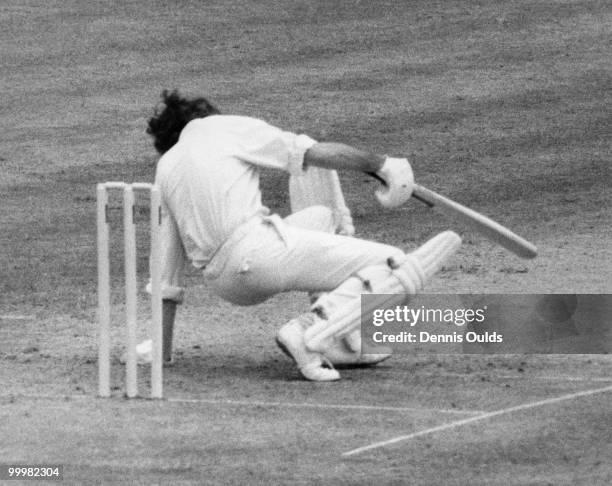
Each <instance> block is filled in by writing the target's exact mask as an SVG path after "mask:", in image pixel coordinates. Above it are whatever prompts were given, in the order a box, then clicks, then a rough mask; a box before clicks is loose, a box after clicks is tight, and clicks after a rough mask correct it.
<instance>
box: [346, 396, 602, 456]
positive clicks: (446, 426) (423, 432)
mask: <svg viewBox="0 0 612 486" xmlns="http://www.w3.org/2000/svg"><path fill="white" fill-rule="evenodd" d="M606 392H612V386H607V387H605V388H597V389H594V390H586V391H582V392H577V393H569V394H567V395H561V396H560V397H556V398H547V399H546V400H539V401H537V402H530V403H524V404H522V405H516V406H514V407H508V408H503V409H501V410H495V411H494V412H485V413H483V414H481V415H477V416H476V417H469V418H466V419H463V420H457V421H455V422H450V423H447V424H443V425H438V426H437V427H431V428H429V429H425V430H421V431H419V432H414V433H412V434H407V435H400V436H398V437H394V438H392V439H388V440H384V441H381V442H375V443H373V444H369V445H366V446H363V447H358V448H357V449H353V450H350V451H348V452H344V453H342V455H343V456H344V457H348V456H354V455H356V454H360V453H362V452H365V451H370V450H372V449H379V448H381V447H386V446H388V445H391V444H397V443H398V442H402V441H406V440H410V439H414V438H415V437H421V436H424V435H429V434H433V433H435V432H441V431H443V430H449V429H454V428H457V427H461V426H462V425H467V424H471V423H473V422H479V421H481V420H486V419H489V418H492V417H497V416H498V415H505V414H508V413H512V412H518V411H520V410H528V409H530V408H536V407H542V406H544V405H550V404H552V403H558V402H563V401H566V400H573V399H574V398H579V397H586V396H590V395H596V394H598V393H606Z"/></svg>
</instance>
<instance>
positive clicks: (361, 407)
mask: <svg viewBox="0 0 612 486" xmlns="http://www.w3.org/2000/svg"><path fill="white" fill-rule="evenodd" d="M88 398H90V399H92V400H94V399H95V400H97V399H98V398H97V397H94V396H93V395H26V394H15V395H0V401H8V400H11V401H13V400H14V401H16V400H19V399H28V400H64V401H70V400H83V399H88ZM113 398H116V399H121V400H125V397H123V396H117V397H113ZM113 398H110V399H109V398H104V399H100V400H112V399H113ZM143 399H144V400H146V401H149V402H151V403H164V402H168V403H202V404H208V405H236V406H247V407H280V408H283V407H284V408H316V409H323V410H325V409H330V410H378V411H383V412H400V413H401V412H421V413H422V412H428V413H433V414H436V413H446V414H455V415H479V414H482V413H486V412H484V411H482V410H455V409H444V408H419V407H388V406H385V405H343V404H334V403H307V402H303V403H295V402H264V401H256V400H213V399H207V398H165V399H162V400H149V399H148V398H147V397H141V398H140V400H141V401H142V400H143ZM137 402H138V399H137V400H134V401H133V403H137Z"/></svg>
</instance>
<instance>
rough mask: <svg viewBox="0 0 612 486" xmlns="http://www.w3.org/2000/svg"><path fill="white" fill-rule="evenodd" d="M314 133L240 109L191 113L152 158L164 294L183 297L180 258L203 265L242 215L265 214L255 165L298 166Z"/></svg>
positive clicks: (292, 168)
mask: <svg viewBox="0 0 612 486" xmlns="http://www.w3.org/2000/svg"><path fill="white" fill-rule="evenodd" d="M315 143H316V141H315V140H313V139H312V138H310V137H308V136H306V135H296V134H294V133H291V132H286V131H282V130H280V129H279V128H276V127H274V126H272V125H269V124H268V123H266V122H264V121H262V120H259V119H256V118H249V117H243V116H229V115H212V116H208V117H206V118H199V119H196V120H193V121H191V122H190V123H189V124H187V126H186V127H185V128H184V129H183V131H182V132H181V135H180V138H179V141H178V142H177V143H176V144H175V145H174V146H173V147H172V148H171V149H170V150H168V151H167V152H166V153H165V154H164V155H163V156H162V157H161V158H160V160H159V162H158V164H157V172H156V175H155V183H156V184H157V185H158V186H159V187H160V189H161V193H162V248H163V263H162V267H163V269H162V280H163V281H162V286H163V289H164V298H167V299H174V300H176V301H180V300H182V294H183V282H182V279H183V278H182V277H183V268H184V264H185V261H186V259H188V260H190V261H191V263H192V264H193V265H194V266H195V267H197V268H203V267H205V266H206V265H207V264H208V262H209V261H210V260H211V258H212V257H213V255H214V254H215V252H216V251H217V249H218V248H219V247H220V246H221V245H222V244H223V243H224V242H225V240H226V239H227V238H228V237H229V236H230V235H231V234H232V232H233V231H234V230H235V229H236V228H237V227H238V226H240V225H241V224H242V223H244V222H246V221H248V220H249V219H251V218H252V217H254V216H256V215H267V214H269V209H268V208H266V207H265V206H264V205H263V204H262V202H261V191H260V188H259V171H258V166H259V167H271V168H277V169H282V170H285V171H287V172H289V173H291V174H297V173H299V172H300V171H301V170H302V165H303V160H304V153H305V152H306V150H308V149H309V148H310V147H311V146H312V145H314V144H315Z"/></svg>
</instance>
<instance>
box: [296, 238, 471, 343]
mask: <svg viewBox="0 0 612 486" xmlns="http://www.w3.org/2000/svg"><path fill="white" fill-rule="evenodd" d="M460 245H461V238H460V237H459V236H458V235H457V234H456V233H454V232H452V231H445V232H443V233H440V234H439V235H437V236H435V237H434V238H432V239H430V240H429V241H427V242H426V243H425V244H424V245H422V246H421V247H419V248H418V249H417V250H415V251H414V252H412V253H410V254H408V255H406V256H405V258H404V259H403V260H402V261H396V260H390V261H389V262H388V265H373V266H371V267H367V268H364V269H363V270H361V271H360V272H358V274H357V276H355V277H351V278H349V279H348V280H347V281H346V282H344V283H342V284H341V285H339V286H338V287H337V288H336V289H335V290H333V291H332V292H330V293H328V294H325V295H322V296H321V297H320V298H319V299H317V301H316V302H315V304H314V305H313V311H314V312H315V314H316V316H315V323H314V324H313V325H312V326H311V327H309V328H308V329H307V330H306V331H305V333H304V341H305V343H306V346H307V347H308V349H310V350H313V351H318V352H324V351H325V349H326V348H327V346H329V343H328V342H327V340H328V339H331V338H341V337H344V336H346V335H347V334H350V333H351V332H352V331H354V330H356V329H358V328H359V326H360V324H361V314H362V309H361V294H363V293H373V294H381V295H380V298H379V299H376V301H375V302H373V303H372V304H371V305H370V307H371V309H363V311H364V313H369V312H371V311H373V310H374V309H378V308H390V307H393V306H396V305H402V304H405V303H406V300H407V298H408V296H410V295H415V294H417V293H418V292H420V291H421V290H422V289H423V286H424V285H425V284H426V283H427V281H428V280H429V279H430V278H431V277H432V276H433V275H434V274H435V273H436V272H437V271H438V270H439V269H440V268H441V267H442V265H443V264H444V262H445V261H446V260H447V259H448V258H449V257H450V256H452V255H453V254H454V253H455V252H456V251H457V249H458V248H459V246H460Z"/></svg>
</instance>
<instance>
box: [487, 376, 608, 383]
mask: <svg viewBox="0 0 612 486" xmlns="http://www.w3.org/2000/svg"><path fill="white" fill-rule="evenodd" d="M492 378H494V379H500V380H512V379H518V378H525V379H532V380H545V381H553V380H557V381H582V382H587V381H594V382H603V383H606V382H610V381H612V376H611V377H609V378H607V377H605V376H593V377H588V376H564V375H553V376H546V375H544V376H542V375H539V376H538V375H536V376H529V375H523V376H514V375H508V376H504V375H500V376H494V377H492ZM491 381H493V379H492V380H491Z"/></svg>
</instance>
